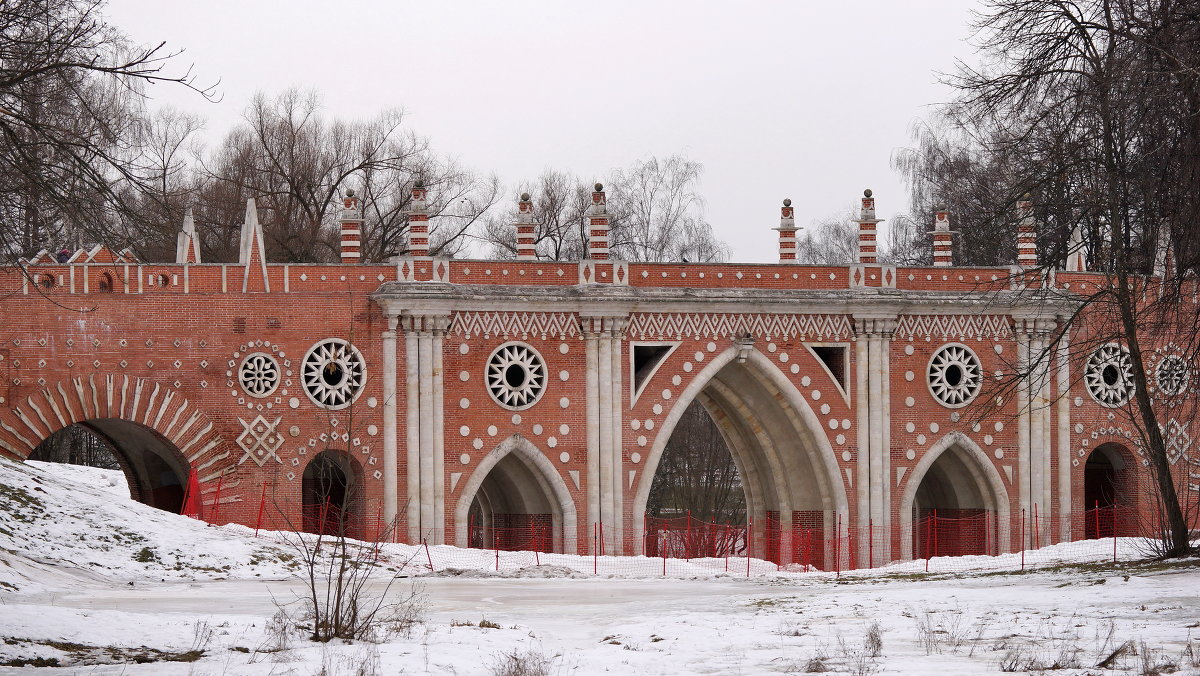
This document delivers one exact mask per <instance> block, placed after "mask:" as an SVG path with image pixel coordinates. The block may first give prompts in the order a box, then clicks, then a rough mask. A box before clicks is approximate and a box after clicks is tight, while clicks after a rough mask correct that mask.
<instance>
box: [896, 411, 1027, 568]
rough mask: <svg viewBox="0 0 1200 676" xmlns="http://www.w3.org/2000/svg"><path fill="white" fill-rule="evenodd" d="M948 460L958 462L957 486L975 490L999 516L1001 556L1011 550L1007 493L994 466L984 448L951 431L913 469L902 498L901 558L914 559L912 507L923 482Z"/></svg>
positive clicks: (997, 530) (984, 503) (986, 508)
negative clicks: (941, 462) (936, 467)
mask: <svg viewBox="0 0 1200 676" xmlns="http://www.w3.org/2000/svg"><path fill="white" fill-rule="evenodd" d="M948 458H953V459H954V460H955V461H957V469H958V470H959V471H958V472H957V473H956V474H954V475H953V476H954V478H955V479H956V480H957V481H956V482H955V483H956V485H959V484H961V486H960V487H961V488H963V489H964V490H971V491H973V492H974V493H975V494H976V495H977V496H978V498H979V499H980V500H981V501H982V505H983V509H985V510H987V511H990V512H993V513H994V514H995V515H996V542H997V543H998V545H999V553H1004V552H1008V551H1011V549H1012V541H1011V532H1012V529H1011V521H1010V518H1009V513H1010V509H1009V499H1008V491H1007V490H1005V488H1004V481H1003V479H1001V478H1000V473H999V472H998V471H996V467H995V465H993V464H992V461H991V460H990V459H989V458H988V456H987V454H986V453H984V452H983V449H981V448H980V447H979V445H978V444H976V443H975V442H974V441H971V438H970V437H968V436H967V435H965V434H962V433H961V432H951V433H949V434H947V435H945V436H944V437H942V438H941V439H939V440H938V442H937V443H935V444H934V445H933V446H931V447H930V448H929V450H928V451H927V452H926V453H925V454H924V456H922V458H921V460H920V461H919V462H917V464H916V465H915V466H914V467H913V470H912V473H911V474H910V475H909V477H908V480H907V481H906V482H905V484H904V492H903V493H902V494H901V496H900V514H899V516H900V557H901V558H903V559H911V558H913V554H914V552H913V506H914V504H915V503H916V501H917V493H918V491H919V490H920V488H921V483H922V482H923V481H924V480H925V478H926V477H927V476H928V475H929V473H930V470H931V469H932V468H933V467H934V466H935V465H936V464H938V463H939V461H944V460H946V459H948Z"/></svg>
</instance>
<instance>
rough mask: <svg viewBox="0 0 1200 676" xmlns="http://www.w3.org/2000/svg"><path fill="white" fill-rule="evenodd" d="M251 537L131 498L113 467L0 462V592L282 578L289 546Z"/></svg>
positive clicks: (249, 533) (243, 531)
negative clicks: (80, 584)
mask: <svg viewBox="0 0 1200 676" xmlns="http://www.w3.org/2000/svg"><path fill="white" fill-rule="evenodd" d="M252 536H253V532H252V531H251V530H249V529H248V528H245V527H244V526H232V525H231V526H221V527H216V526H209V525H208V524H205V523H203V522H200V521H196V520H193V519H189V518H186V517H181V516H179V515H176V514H169V513H167V512H163V511H162V510H158V509H154V508H153V507H148V506H146V505H143V504H140V503H138V502H135V501H133V500H131V499H130V498H129V490H128V488H127V487H126V485H125V478H124V475H122V474H121V472H119V471H114V470H102V469H95V468H90V467H78V466H73V465H63V464H58V463H42V462H30V463H25V464H19V463H13V462H10V461H0V589H6V590H10V591H18V590H19V591H23V592H31V591H41V590H44V589H48V588H55V587H60V586H63V585H69V584H70V583H71V581H72V580H87V581H108V582H119V583H121V584H127V583H129V582H137V581H139V580H148V579H153V580H164V579H165V580H211V579H225V578H230V577H234V578H254V577H275V578H282V577H286V576H288V575H289V574H290V569H289V568H288V566H287V565H286V561H285V560H286V559H289V558H290V553H289V552H288V551H287V549H285V548H283V547H280V546H279V545H277V544H275V543H272V542H270V541H268V540H262V539H259V540H256V539H254V538H253V537H252ZM281 554H283V555H284V557H283V559H281V558H280V555H281Z"/></svg>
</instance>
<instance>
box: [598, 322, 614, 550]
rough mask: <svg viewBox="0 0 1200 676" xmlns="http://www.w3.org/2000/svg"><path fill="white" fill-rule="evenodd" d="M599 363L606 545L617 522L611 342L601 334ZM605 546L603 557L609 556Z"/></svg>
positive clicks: (602, 499) (601, 471)
mask: <svg viewBox="0 0 1200 676" xmlns="http://www.w3.org/2000/svg"><path fill="white" fill-rule="evenodd" d="M599 355H600V361H599V370H598V371H597V374H598V376H599V377H598V379H597V384H598V386H599V395H600V397H599V398H600V519H599V521H600V523H601V527H602V531H601V534H602V536H603V538H604V541H605V542H606V543H608V542H611V541H612V533H613V528H614V525H615V522H616V521H617V518H616V510H615V503H614V501H613V490H612V488H613V461H612V451H613V438H612V436H613V410H612V409H613V406H612V340H611V339H610V338H609V337H608V335H607V332H602V333H601V334H600V351H599ZM611 549H612V548H611V547H610V546H609V545H607V544H606V545H605V547H604V553H606V554H608V553H611Z"/></svg>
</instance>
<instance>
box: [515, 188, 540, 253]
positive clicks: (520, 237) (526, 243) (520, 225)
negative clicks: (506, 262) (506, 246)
mask: <svg viewBox="0 0 1200 676" xmlns="http://www.w3.org/2000/svg"><path fill="white" fill-rule="evenodd" d="M533 241H534V237H533V202H532V201H531V200H530V199H529V193H527V192H523V193H521V201H520V202H517V260H519V261H535V260H537V250H536V249H534V246H533Z"/></svg>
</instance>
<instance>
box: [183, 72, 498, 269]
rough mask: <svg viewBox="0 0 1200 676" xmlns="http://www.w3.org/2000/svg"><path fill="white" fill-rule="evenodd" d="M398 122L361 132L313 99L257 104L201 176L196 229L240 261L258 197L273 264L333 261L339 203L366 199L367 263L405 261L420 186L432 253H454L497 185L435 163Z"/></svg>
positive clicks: (377, 123)
mask: <svg viewBox="0 0 1200 676" xmlns="http://www.w3.org/2000/svg"><path fill="white" fill-rule="evenodd" d="M402 122H403V115H402V114H401V113H400V111H397V110H388V111H384V112H382V113H380V114H379V115H378V116H376V117H375V118H372V119H370V120H367V121H365V122H347V121H343V120H337V119H332V120H331V119H327V118H326V117H325V116H324V115H323V114H322V112H321V101H320V97H319V96H318V95H317V94H316V93H315V92H312V91H301V90H298V89H289V90H286V91H284V92H283V93H281V94H279V95H277V96H273V97H268V96H267V95H265V94H261V93H260V94H258V95H256V96H255V98H254V99H253V101H252V102H251V104H250V106H249V107H248V108H247V110H246V114H245V120H244V122H243V123H242V124H241V125H239V126H238V127H237V128H235V129H234V130H232V131H231V132H230V133H229V134H228V135H227V136H226V137H225V140H224V141H223V143H222V144H221V145H220V146H219V147H218V148H217V149H216V150H215V151H214V152H213V153H212V155H211V156H210V158H209V160H208V161H207V162H206V164H205V167H204V171H205V185H204V187H203V188H202V189H201V191H200V195H199V198H198V205H197V206H198V207H199V210H198V211H197V226H198V227H199V228H200V229H201V231H202V237H204V238H205V241H206V243H207V245H208V246H209V247H210V248H211V249H212V250H213V254H214V256H213V257H214V259H216V260H231V259H233V258H235V257H236V245H237V236H236V234H237V225H238V224H239V223H240V217H241V213H242V212H243V211H244V209H245V200H246V198H249V197H254V198H256V199H257V200H258V205H259V207H260V208H261V209H262V210H263V231H264V234H265V236H266V245H267V250H268V254H269V255H270V256H271V257H272V259H273V260H280V261H285V262H321V261H333V260H336V259H337V256H338V244H337V229H336V221H337V216H338V214H339V213H340V200H341V197H342V196H343V194H344V193H345V192H346V191H347V190H350V189H355V190H357V191H359V194H360V195H361V196H362V198H363V203H364V213H363V217H364V219H365V223H364V225H363V253H364V256H365V258H366V259H368V260H372V259H373V260H382V259H384V258H386V257H388V256H391V255H396V254H401V253H404V252H405V251H406V250H407V245H406V238H405V233H406V232H407V228H408V224H407V217H406V215H405V214H406V211H407V209H408V207H409V205H410V201H411V199H412V198H411V193H412V185H413V183H414V182H415V181H416V180H417V179H420V180H422V181H423V183H424V185H425V187H426V188H428V190H429V193H430V200H429V211H430V222H431V223H432V228H431V238H430V239H431V244H432V247H431V249H432V252H433V253H434V254H435V255H452V254H454V253H456V252H457V251H458V250H459V248H461V246H462V245H463V240H464V236H465V234H466V233H467V231H468V230H469V229H470V228H471V227H472V226H473V225H474V224H475V222H476V221H477V220H478V219H479V218H480V217H481V216H482V215H483V214H484V213H485V212H486V211H487V210H488V209H489V208H490V207H491V206H492V204H493V203H494V202H495V201H496V197H497V195H498V187H497V186H498V182H497V181H496V180H495V179H494V178H486V179H480V178H478V177H476V176H474V175H473V174H471V173H470V172H467V171H465V170H463V169H461V168H460V167H458V166H457V165H455V164H454V163H453V162H450V161H447V160H443V159H441V158H438V157H436V156H435V155H433V153H432V152H431V151H430V150H429V144H428V142H427V141H425V140H424V139H422V138H420V137H418V136H416V135H415V134H413V133H412V132H410V131H406V130H405V129H403V127H402Z"/></svg>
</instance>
